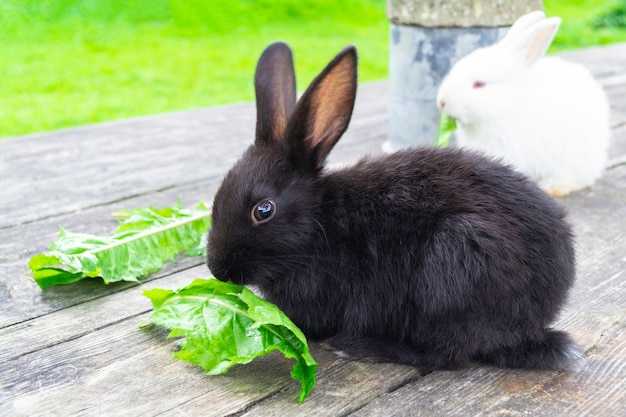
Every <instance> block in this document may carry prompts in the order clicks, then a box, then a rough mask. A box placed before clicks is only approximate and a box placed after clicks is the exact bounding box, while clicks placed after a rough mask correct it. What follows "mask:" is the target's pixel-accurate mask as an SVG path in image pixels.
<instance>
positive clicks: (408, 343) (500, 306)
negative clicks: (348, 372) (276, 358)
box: [207, 43, 581, 372]
mask: <svg viewBox="0 0 626 417" xmlns="http://www.w3.org/2000/svg"><path fill="white" fill-rule="evenodd" d="M356 64H357V58H356V49H355V48H354V47H347V48H346V49H344V50H343V51H342V52H341V53H340V54H339V55H337V56H336V57H335V58H334V59H333V60H332V61H331V62H330V64H329V65H328V66H327V67H326V68H325V69H324V70H323V71H322V72H321V73H320V74H319V75H318V76H317V78H315V79H314V80H313V82H312V83H311V85H310V86H309V88H308V89H307V90H306V92H305V93H304V94H303V96H302V97H301V99H300V100H299V101H298V102H297V103H296V89H295V75H294V69H293V62H292V56H291V51H290V49H289V47H288V46H287V45H285V44H283V43H274V44H272V45H270V46H269V47H268V48H267V49H266V50H265V51H264V53H263V54H262V56H261V58H260V60H259V63H258V66H257V70H256V77H255V85H256V95H257V127H256V140H255V142H254V144H253V145H251V146H250V147H249V148H248V150H247V151H246V152H245V154H244V155H243V157H242V158H241V159H240V160H239V161H238V162H237V163H236V164H235V166H234V167H233V168H232V169H231V170H230V172H229V173H228V174H227V175H226V177H225V179H224V181H223V183H222V185H221V187H220V189H219V190H218V192H217V194H216V196H215V201H214V204H213V226H212V229H211V231H210V232H209V237H208V259H207V263H208V266H209V268H210V269H211V271H212V273H213V274H214V275H215V276H216V277H217V278H219V279H221V280H225V281H232V282H234V283H238V284H254V285H257V286H258V288H259V289H260V290H261V292H262V293H263V295H264V297H266V298H267V299H268V300H269V301H271V302H273V303H275V304H277V305H278V306H279V307H280V308H281V309H282V310H283V311H284V312H285V313H286V314H287V315H288V316H289V317H290V318H291V319H292V320H293V321H294V322H295V323H296V324H297V325H298V326H299V327H300V328H301V329H302V330H303V332H304V333H305V334H306V335H307V336H308V337H309V338H312V339H314V340H321V339H328V342H329V343H330V344H331V345H332V346H333V347H335V348H336V349H339V350H341V351H342V352H343V354H344V355H347V356H349V357H352V358H356V359H365V360H370V361H384V362H398V363H404V364H410V365H414V366H416V367H419V368H420V369H421V370H422V371H423V372H429V371H431V370H434V369H438V368H453V367H459V366H463V365H464V364H466V363H467V362H468V361H471V360H482V361H486V362H489V363H493V364H496V365H499V366H503V367H514V368H544V369H563V368H567V366H568V365H569V364H570V363H571V362H572V361H573V360H575V359H577V358H579V357H580V356H581V353H580V351H579V349H578V348H577V347H576V345H575V344H573V343H572V341H571V340H570V338H569V336H568V335H567V334H566V333H563V332H560V331H555V330H552V329H551V328H550V327H549V325H550V323H552V322H553V320H554V319H555V317H556V315H557V314H558V312H559V309H560V308H561V306H562V305H563V303H564V302H565V301H566V297H567V293H568V289H569V288H570V287H571V286H572V284H573V281H574V276H575V254H574V248H573V244H572V240H573V239H572V232H571V229H570V226H569V225H568V223H567V222H566V220H565V212H564V210H563V209H562V208H561V207H560V206H559V205H558V204H557V203H556V202H555V201H554V200H553V199H552V198H551V197H549V196H548V195H547V194H545V193H544V192H543V191H541V190H540V189H539V188H538V187H537V186H536V185H535V184H534V183H532V182H530V181H529V180H527V179H526V178H525V177H524V176H523V175H521V174H519V173H517V172H516V171H514V170H513V169H511V168H510V167H508V166H505V165H503V164H501V163H499V162H496V161H493V160H491V159H488V158H486V157H484V156H482V155H480V154H477V153H474V152H470V151H463V150H459V149H451V148H446V149H438V148H417V149H413V150H406V151H400V152H397V153H394V154H390V155H385V156H380V157H375V158H374V157H372V158H366V159H363V160H361V161H359V162H358V163H357V164H356V165H354V166H352V167H349V168H345V169H342V170H336V171H329V172H327V171H325V170H324V162H325V159H326V157H327V155H328V153H329V152H330V150H331V149H332V148H333V146H334V145H335V143H336V142H337V141H338V140H339V138H340V137H341V135H342V134H343V132H344V131H345V129H346V128H347V126H348V123H349V121H350V117H351V114H352V108H353V105H354V100H355V95H356V88H357V78H356Z"/></svg>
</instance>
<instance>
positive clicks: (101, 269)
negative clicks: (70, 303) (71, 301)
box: [28, 203, 211, 289]
mask: <svg viewBox="0 0 626 417" xmlns="http://www.w3.org/2000/svg"><path fill="white" fill-rule="evenodd" d="M114 217H117V218H118V220H119V223H120V224H119V227H118V228H117V229H116V231H115V233H114V235H113V236H108V237H103V236H94V235H89V234H85V233H72V232H69V231H67V230H65V229H63V228H61V231H60V233H59V238H58V239H57V240H56V241H55V242H52V244H50V247H49V251H48V252H46V253H42V254H39V255H35V256H33V257H32V258H31V259H30V261H29V263H28V265H29V267H30V269H31V271H32V274H33V278H34V279H35V281H36V282H37V284H38V285H39V286H40V287H41V289H45V288H47V287H50V286H53V285H60V284H69V283H72V282H76V281H80V280H82V279H85V278H93V277H101V278H102V279H103V281H104V282H105V283H106V284H108V283H111V282H117V281H135V282H138V279H139V278H140V277H143V276H146V275H148V274H150V273H151V272H154V271H157V270H159V269H161V267H163V265H164V264H165V262H167V261H169V260H171V259H173V258H174V257H175V256H176V255H178V254H179V253H181V252H183V251H185V252H186V253H187V255H189V256H204V254H205V250H206V249H205V248H204V245H202V238H203V236H204V235H205V234H206V232H207V230H208V229H209V227H210V225H211V213H210V211H209V210H208V208H207V207H206V206H205V205H204V204H202V203H201V204H199V205H198V206H197V207H196V208H195V209H191V210H189V209H184V208H182V207H181V206H180V204H177V205H175V206H174V207H166V208H163V209H157V208H153V207H148V208H139V209H132V210H124V211H121V212H117V213H114Z"/></svg>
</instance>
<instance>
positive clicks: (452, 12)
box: [383, 0, 543, 152]
mask: <svg viewBox="0 0 626 417" xmlns="http://www.w3.org/2000/svg"><path fill="white" fill-rule="evenodd" d="M542 9H543V5H542V2H541V0H456V1H454V0H452V1H446V0H430V1H426V0H387V17H388V19H389V21H390V48H389V54H390V60H389V86H390V89H389V138H388V140H387V141H386V142H385V143H384V144H383V149H384V150H385V151H387V152H391V151H395V150H397V149H401V148H405V147H409V146H417V145H432V144H433V143H434V141H435V136H436V134H437V126H438V121H439V110H438V109H437V105H436V103H435V98H436V95H437V89H438V88H439V84H440V83H441V81H442V79H443V77H444V76H445V75H446V74H447V73H448V71H449V70H450V68H451V66H452V65H453V64H454V63H455V62H456V61H457V60H458V59H460V58H462V57H463V56H465V55H467V54H468V53H470V52H471V51H473V50H474V49H476V48H479V47H481V46H486V45H490V44H492V43H495V42H497V41H498V40H499V39H500V38H501V37H502V36H503V35H504V34H505V33H506V31H507V30H508V28H509V27H510V26H511V24H512V23H513V22H514V21H515V20H516V19H517V18H518V17H520V16H521V15H523V14H525V13H528V12H530V11H533V10H542Z"/></svg>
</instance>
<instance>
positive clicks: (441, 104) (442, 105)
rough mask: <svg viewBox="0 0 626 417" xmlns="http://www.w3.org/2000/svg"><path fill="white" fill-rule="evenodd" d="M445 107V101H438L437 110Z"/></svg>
mask: <svg viewBox="0 0 626 417" xmlns="http://www.w3.org/2000/svg"><path fill="white" fill-rule="evenodd" d="M445 107H446V101H445V100H444V99H439V108H440V109H444V108H445Z"/></svg>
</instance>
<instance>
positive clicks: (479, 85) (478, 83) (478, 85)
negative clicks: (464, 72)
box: [472, 81, 487, 88]
mask: <svg viewBox="0 0 626 417" xmlns="http://www.w3.org/2000/svg"><path fill="white" fill-rule="evenodd" d="M485 85H487V83H485V82H484V81H474V85H473V86H472V87H473V88H483V87H484V86H485Z"/></svg>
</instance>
